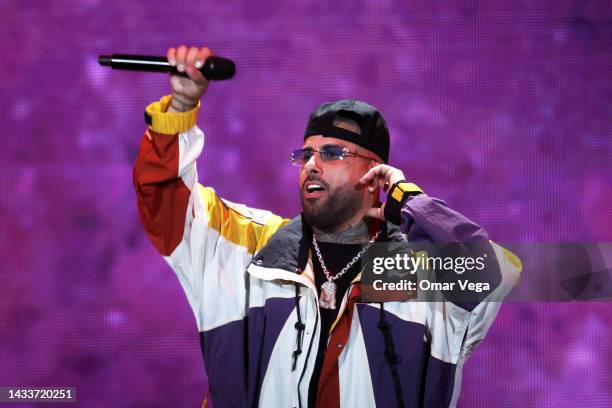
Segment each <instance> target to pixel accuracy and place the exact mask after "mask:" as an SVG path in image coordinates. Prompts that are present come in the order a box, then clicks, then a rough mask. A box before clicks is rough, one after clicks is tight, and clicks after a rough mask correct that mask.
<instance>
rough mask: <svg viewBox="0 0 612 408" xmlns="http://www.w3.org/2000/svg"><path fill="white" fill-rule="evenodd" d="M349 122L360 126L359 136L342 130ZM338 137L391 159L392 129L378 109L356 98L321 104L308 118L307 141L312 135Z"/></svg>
mask: <svg viewBox="0 0 612 408" xmlns="http://www.w3.org/2000/svg"><path fill="white" fill-rule="evenodd" d="M342 119H349V120H351V121H354V122H356V123H357V125H359V129H356V130H357V131H358V133H356V132H353V131H350V130H347V129H344V128H342V127H339V121H342ZM315 135H321V136H325V137H335V138H337V139H342V140H346V141H349V142H352V143H355V144H356V145H359V146H361V147H363V148H365V149H368V150H369V151H371V152H374V153H376V154H377V155H378V156H380V158H381V159H382V160H383V161H384V162H385V163H387V161H388V160H389V129H388V128H387V123H386V122H385V119H384V118H383V117H382V115H381V114H380V112H379V111H378V109H376V108H375V107H373V106H372V105H368V104H367V103H365V102H362V101H358V100H356V99H343V100H341V101H337V102H325V103H323V104H321V105H320V106H319V107H318V108H317V109H316V110H315V111H314V112H313V113H312V115H310V118H309V119H308V125H307V126H306V133H305V135H304V140H306V139H307V138H308V137H310V136H315Z"/></svg>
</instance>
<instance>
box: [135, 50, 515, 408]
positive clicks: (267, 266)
mask: <svg viewBox="0 0 612 408" xmlns="http://www.w3.org/2000/svg"><path fill="white" fill-rule="evenodd" d="M210 55H211V52H210V50H209V49H208V48H201V49H200V48H195V47H192V48H187V47H185V46H181V47H179V48H178V49H174V48H171V49H169V50H168V54H167V57H168V61H170V63H172V64H173V65H175V66H176V67H177V70H178V71H180V72H184V73H186V74H187V77H180V76H172V77H171V80H170V82H171V87H172V94H171V95H169V96H165V97H163V98H162V99H161V100H160V101H158V102H154V103H152V104H150V105H149V106H148V107H147V108H146V115H145V116H146V119H147V123H148V128H147V130H146V132H145V135H144V137H143V139H142V142H141V145H140V151H139V153H138V158H137V160H136V164H135V168H134V183H135V188H136V192H137V196H138V208H139V211H140V216H141V219H142V222H143V224H144V227H145V230H146V232H147V234H148V236H149V238H150V239H151V241H152V242H153V245H154V246H155V248H157V250H158V251H159V252H160V253H161V254H162V255H163V256H164V259H165V260H166V261H167V262H168V264H169V265H170V266H171V267H172V269H173V270H174V271H175V272H176V274H177V276H178V278H179V280H180V283H181V285H182V287H183V289H184V291H185V294H186V296H187V299H188V300H189V304H190V305H191V308H192V309H193V312H194V314H195V317H196V321H197V324H198V329H199V333H200V340H201V346H202V352H203V355H204V361H205V366H206V370H207V373H208V380H209V386H210V390H209V396H210V398H211V399H212V401H213V402H214V404H215V406H216V407H236V406H249V407H253V406H264V407H315V406H317V407H374V406H378V407H393V406H395V407H415V406H424V407H448V406H454V405H455V404H456V402H457V399H458V395H459V388H460V381H461V368H462V366H463V363H464V362H465V360H466V358H467V357H468V356H469V354H470V353H471V352H472V351H473V349H474V348H475V346H476V345H477V344H478V343H479V342H480V341H481V340H482V339H483V338H484V336H485V334H486V332H487V330H488V329H489V327H490V326H491V324H492V322H493V320H494V318H495V316H496V314H497V311H498V310H499V307H500V303H499V302H487V301H486V299H485V300H483V301H480V302H470V303H465V302H458V301H451V300H449V299H442V301H436V302H417V301H414V299H409V298H406V299H400V300H397V299H389V300H386V301H380V302H367V301H364V300H363V299H362V286H361V277H362V274H361V272H362V269H361V265H362V264H361V262H360V260H362V259H363V258H364V257H365V256H366V254H367V252H368V251H369V250H371V248H372V245H373V244H375V243H376V244H378V243H390V242H393V243H401V244H400V245H404V244H405V245H406V246H407V245H408V243H409V242H411V241H412V240H414V241H420V242H423V241H431V242H446V243H462V242H472V243H474V242H475V243H480V244H482V245H486V246H487V247H488V248H489V250H490V253H491V256H492V258H493V259H494V260H495V264H496V265H497V267H496V268H494V270H493V271H492V272H491V273H492V274H493V275H494V276H491V277H490V281H491V282H494V285H495V287H496V289H495V290H496V291H504V290H506V291H507V290H508V289H507V286H510V287H511V286H512V285H513V284H514V282H515V281H516V279H517V276H518V273H519V272H520V262H519V261H518V260H517V259H516V258H515V257H514V256H513V255H512V254H511V253H509V252H508V251H506V250H504V249H503V248H501V247H500V246H498V245H496V244H494V243H492V242H491V243H490V241H489V239H488V235H487V233H486V232H485V231H484V230H483V229H482V228H481V227H479V226H478V225H476V224H475V223H474V222H472V221H471V220H469V219H467V218H466V217H464V216H463V215H461V214H459V213H457V212H456V211H453V210H451V209H450V208H448V207H447V206H446V204H445V203H444V202H442V201H441V200H438V199H435V198H431V197H429V196H427V195H426V194H425V193H423V191H422V190H421V189H420V188H419V187H417V186H416V185H415V184H412V183H409V182H407V181H406V179H405V177H404V174H403V173H402V171H400V170H398V169H396V168H393V167H391V166H389V165H388V164H387V160H388V157H389V132H388V129H387V125H386V123H385V120H384V119H383V117H382V115H381V114H380V112H378V110H377V109H376V108H374V107H373V106H370V105H368V104H366V103H364V102H361V101H357V100H350V99H347V100H341V101H337V102H332V103H324V104H322V105H320V106H319V107H318V108H317V109H316V110H315V111H314V112H313V113H312V115H311V116H310V118H309V120H308V124H307V127H306V132H305V135H304V140H303V145H302V147H301V148H298V149H296V150H295V151H293V153H292V155H291V160H292V162H293V164H295V165H296V166H297V167H298V168H299V184H298V185H297V186H296V187H299V193H300V200H301V204H302V213H301V214H300V215H299V216H297V217H296V218H294V219H292V220H288V219H283V218H281V217H279V216H276V215H274V214H271V213H270V212H268V211H262V210H257V209H252V208H248V207H246V206H244V205H238V204H234V203H231V202H228V201H226V200H223V199H222V198H220V197H218V196H217V194H216V193H215V191H214V190H213V189H212V188H210V187H204V186H202V185H200V184H199V183H198V176H197V171H196V159H198V157H199V156H200V154H201V153H202V150H203V146H204V134H203V133H202V131H201V130H200V129H199V128H198V127H197V125H196V118H197V113H198V110H199V107H200V102H199V100H200V97H201V96H202V95H203V94H204V92H205V91H206V88H207V86H208V83H207V81H206V79H205V78H204V77H203V76H202V74H201V73H200V72H199V71H198V68H200V67H201V66H202V64H203V61H204V60H205V59H206V58H207V57H209V56H210ZM296 143H298V140H296ZM208 160H210V158H209V159H208ZM381 189H384V190H385V191H386V192H387V201H386V202H385V203H383V204H381V203H380V201H379V193H380V190H381Z"/></svg>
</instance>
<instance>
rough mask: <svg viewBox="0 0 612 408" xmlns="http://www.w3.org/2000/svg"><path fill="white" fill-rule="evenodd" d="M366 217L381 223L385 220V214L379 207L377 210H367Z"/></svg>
mask: <svg viewBox="0 0 612 408" xmlns="http://www.w3.org/2000/svg"><path fill="white" fill-rule="evenodd" d="M367 215H368V217H372V218H378V219H379V220H381V221H384V220H385V212H384V210H383V207H380V208H377V207H374V208H370V209H369V210H368V213H367Z"/></svg>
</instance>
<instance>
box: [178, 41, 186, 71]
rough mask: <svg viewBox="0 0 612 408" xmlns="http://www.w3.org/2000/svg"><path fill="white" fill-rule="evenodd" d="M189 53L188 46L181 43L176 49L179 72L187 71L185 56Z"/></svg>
mask: <svg viewBox="0 0 612 408" xmlns="http://www.w3.org/2000/svg"><path fill="white" fill-rule="evenodd" d="M186 55H187V47H185V46H184V45H181V46H180V47H179V48H178V50H176V69H177V71H179V72H184V71H185V56H186Z"/></svg>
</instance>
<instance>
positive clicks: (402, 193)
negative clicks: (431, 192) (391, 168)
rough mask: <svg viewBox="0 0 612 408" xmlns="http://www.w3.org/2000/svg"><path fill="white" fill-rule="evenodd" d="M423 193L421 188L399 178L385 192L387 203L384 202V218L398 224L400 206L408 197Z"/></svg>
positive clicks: (399, 220)
mask: <svg viewBox="0 0 612 408" xmlns="http://www.w3.org/2000/svg"><path fill="white" fill-rule="evenodd" d="M419 194H423V190H421V189H420V188H419V186H417V185H416V184H414V183H408V182H407V181H406V180H401V181H398V182H397V183H395V184H394V185H393V186H391V188H390V189H389V191H388V192H387V203H386V204H385V219H386V220H387V221H389V222H391V223H393V224H396V225H400V222H401V218H400V213H401V210H402V206H403V205H404V204H405V203H406V201H408V198H409V197H413V196H416V195H419Z"/></svg>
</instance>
